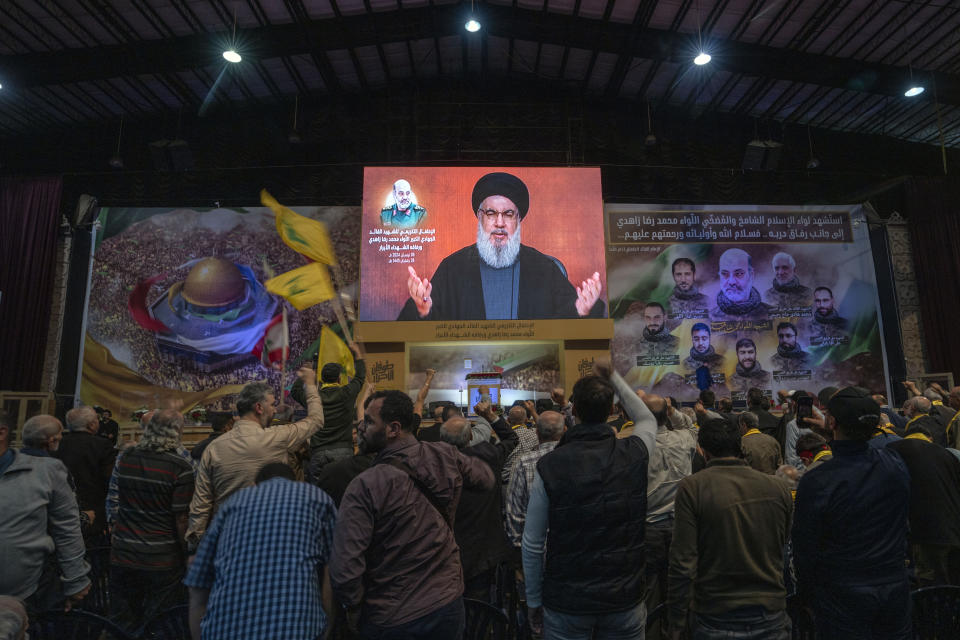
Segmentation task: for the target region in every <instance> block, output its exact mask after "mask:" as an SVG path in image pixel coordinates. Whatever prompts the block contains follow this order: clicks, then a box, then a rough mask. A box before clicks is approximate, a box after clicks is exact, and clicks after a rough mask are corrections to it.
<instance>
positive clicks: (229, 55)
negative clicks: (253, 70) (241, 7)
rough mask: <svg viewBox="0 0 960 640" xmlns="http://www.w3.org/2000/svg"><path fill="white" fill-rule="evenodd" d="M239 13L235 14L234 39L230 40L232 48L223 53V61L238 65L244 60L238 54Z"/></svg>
mask: <svg viewBox="0 0 960 640" xmlns="http://www.w3.org/2000/svg"><path fill="white" fill-rule="evenodd" d="M236 46H237V12H236V11H234V12H233V37H232V38H231V39H230V48H229V49H227V50H226V51H224V52H223V59H224V60H226V61H227V62H232V63H233V64H237V63H238V62H240V61H241V60H243V58H242V57H241V56H240V54H239V53H237V49H236Z"/></svg>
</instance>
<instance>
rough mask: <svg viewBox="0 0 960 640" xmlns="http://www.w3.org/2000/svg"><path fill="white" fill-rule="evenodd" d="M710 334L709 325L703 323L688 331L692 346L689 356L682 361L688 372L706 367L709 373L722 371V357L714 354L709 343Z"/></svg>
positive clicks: (714, 351)
mask: <svg viewBox="0 0 960 640" xmlns="http://www.w3.org/2000/svg"><path fill="white" fill-rule="evenodd" d="M711 337H712V332H711V331H710V325H708V324H706V323H705V322H698V323H696V324H695V325H693V327H691V329H690V339H691V341H692V342H693V346H692V347H690V355H689V356H687V358H686V359H685V360H684V361H683V365H684V366H685V367H686V368H687V369H689V370H690V371H696V370H697V369H699V368H700V367H704V366H705V367H707V368H708V369H709V370H710V373H721V372H722V371H723V356H722V355H720V354H719V353H717V352H716V350H715V349H714V348H713V345H712V344H711V343H710V340H711Z"/></svg>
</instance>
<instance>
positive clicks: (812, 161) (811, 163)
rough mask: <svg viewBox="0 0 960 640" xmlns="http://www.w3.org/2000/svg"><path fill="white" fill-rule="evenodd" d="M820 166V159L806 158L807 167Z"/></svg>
mask: <svg viewBox="0 0 960 640" xmlns="http://www.w3.org/2000/svg"><path fill="white" fill-rule="evenodd" d="M819 166H820V161H819V160H817V159H816V158H810V159H809V160H807V169H816V168H817V167H819Z"/></svg>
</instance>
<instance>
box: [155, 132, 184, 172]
mask: <svg viewBox="0 0 960 640" xmlns="http://www.w3.org/2000/svg"><path fill="white" fill-rule="evenodd" d="M149 146H150V159H151V160H152V161H153V168H154V169H156V170H157V171H190V170H192V169H193V168H194V162H193V152H191V151H190V144H189V143H188V142H187V141H186V140H180V139H177V140H156V141H154V142H151V143H150V145H149Z"/></svg>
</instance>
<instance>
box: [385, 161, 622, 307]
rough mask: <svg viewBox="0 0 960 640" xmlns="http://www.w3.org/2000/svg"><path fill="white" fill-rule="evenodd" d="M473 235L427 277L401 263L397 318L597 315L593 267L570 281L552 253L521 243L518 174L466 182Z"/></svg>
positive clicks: (523, 200)
mask: <svg viewBox="0 0 960 640" xmlns="http://www.w3.org/2000/svg"><path fill="white" fill-rule="evenodd" d="M472 205H473V211H474V214H475V215H476V217H477V242H476V244H473V245H470V246H468V247H464V248H463V249H460V250H459V251H457V252H455V253H453V254H451V255H449V256H447V257H446V258H444V259H443V261H442V262H441V263H440V265H439V266H438V267H437V270H436V272H435V273H434V274H433V278H432V279H428V278H426V277H424V275H422V274H417V272H416V270H415V269H414V268H413V267H408V273H409V277H408V278H407V289H408V291H409V293H410V298H409V299H408V300H407V302H406V304H405V305H404V307H403V309H402V310H401V311H400V315H399V316H398V317H397V320H510V319H520V320H529V319H534V318H537V319H555V318H578V317H580V318H587V317H589V318H602V317H604V312H605V308H606V306H605V303H604V301H603V300H602V299H601V297H600V293H601V290H602V287H601V284H600V273H599V272H594V274H593V275H592V276H591V277H590V278H588V279H587V280H584V281H583V282H581V283H580V286H579V287H574V286H573V285H572V284H570V281H569V280H567V270H566V269H565V268H564V266H563V264H562V263H561V262H560V261H559V260H557V259H556V258H554V257H552V256H548V255H546V254H543V253H540V252H539V251H537V250H536V249H534V248H532V247H529V246H527V245H524V244H521V242H520V239H521V230H522V227H523V219H524V218H525V217H526V215H527V211H528V209H529V207H530V193H529V191H528V190H527V186H526V185H525V184H524V183H523V181H522V180H520V179H519V178H518V177H516V176H514V175H511V174H509V173H500V172H498V173H488V174H487V175H485V176H483V177H482V178H480V179H479V180H478V181H477V184H476V185H475V186H474V188H473V197H472Z"/></svg>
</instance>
